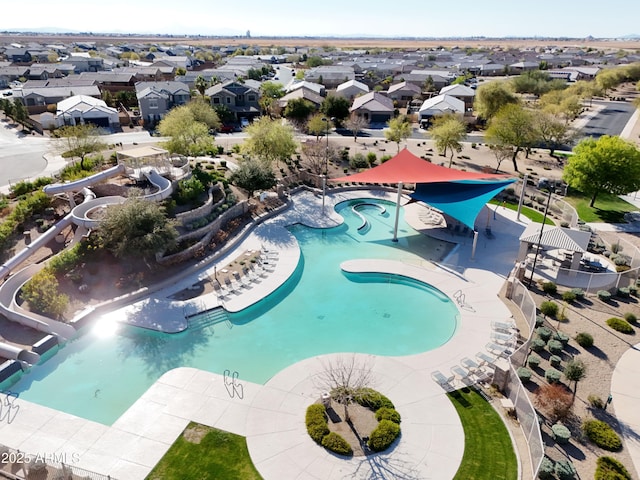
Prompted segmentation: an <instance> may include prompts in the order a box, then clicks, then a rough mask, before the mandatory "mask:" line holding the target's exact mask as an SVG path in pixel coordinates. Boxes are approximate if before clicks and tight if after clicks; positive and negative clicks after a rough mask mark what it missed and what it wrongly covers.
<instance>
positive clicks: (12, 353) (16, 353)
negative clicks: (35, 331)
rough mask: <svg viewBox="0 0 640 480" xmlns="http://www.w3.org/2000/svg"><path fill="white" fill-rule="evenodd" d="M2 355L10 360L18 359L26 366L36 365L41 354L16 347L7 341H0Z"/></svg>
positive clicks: (0, 355) (0, 354)
mask: <svg viewBox="0 0 640 480" xmlns="http://www.w3.org/2000/svg"><path fill="white" fill-rule="evenodd" d="M0 357H3V358H6V359H8V360H18V361H19V362H20V363H21V364H22V365H24V366H26V367H29V366H31V365H35V364H36V363H38V361H39V360H40V355H38V354H37V353H36V352H32V351H31V350H26V349H24V348H20V347H16V346H15V345H11V344H9V343H6V342H0Z"/></svg>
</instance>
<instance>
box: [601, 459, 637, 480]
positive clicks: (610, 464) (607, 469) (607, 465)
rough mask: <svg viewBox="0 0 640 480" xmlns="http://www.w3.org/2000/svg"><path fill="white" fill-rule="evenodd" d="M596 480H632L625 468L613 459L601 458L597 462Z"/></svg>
mask: <svg viewBox="0 0 640 480" xmlns="http://www.w3.org/2000/svg"><path fill="white" fill-rule="evenodd" d="M593 478H594V480H631V478H632V477H631V474H630V473H629V471H628V470H627V469H626V468H625V466H624V465H623V464H622V463H620V462H619V461H618V460H616V459H615V458H613V457H600V458H598V461H597V467H596V473H595V475H594V477H593Z"/></svg>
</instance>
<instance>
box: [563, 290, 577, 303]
mask: <svg viewBox="0 0 640 480" xmlns="http://www.w3.org/2000/svg"><path fill="white" fill-rule="evenodd" d="M576 298H578V297H577V296H576V294H575V293H573V292H572V291H571V290H568V291H566V292H563V293H562V300H564V301H565V302H569V303H572V302H574V301H575V299H576Z"/></svg>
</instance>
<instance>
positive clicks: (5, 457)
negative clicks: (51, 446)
mask: <svg viewBox="0 0 640 480" xmlns="http://www.w3.org/2000/svg"><path fill="white" fill-rule="evenodd" d="M0 460H1V461H0V477H4V478H10V479H15V480H28V479H31V478H58V479H61V480H116V479H115V478H114V477H112V476H110V475H103V474H101V473H96V472H92V471H90V470H85V469H84V468H80V467H77V466H75V465H73V464H74V463H77V462H78V461H79V460H80V454H79V453H69V454H66V453H61V452H47V453H44V452H42V453H26V452H23V451H20V450H15V449H13V448H9V447H7V446H5V445H0Z"/></svg>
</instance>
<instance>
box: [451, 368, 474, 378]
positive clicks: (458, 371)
mask: <svg viewBox="0 0 640 480" xmlns="http://www.w3.org/2000/svg"><path fill="white" fill-rule="evenodd" d="M451 373H453V375H454V376H455V377H460V380H466V379H467V377H468V376H469V375H470V374H471V372H469V370H467V369H466V368H463V367H461V366H460V365H454V366H453V367H451Z"/></svg>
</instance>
